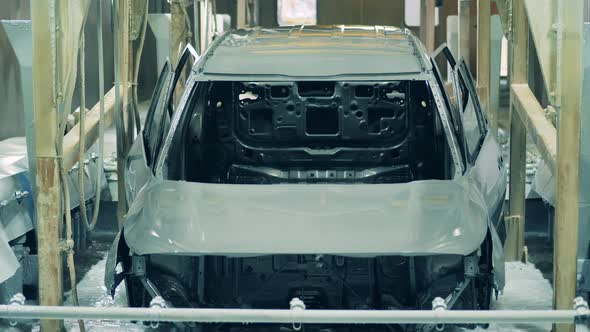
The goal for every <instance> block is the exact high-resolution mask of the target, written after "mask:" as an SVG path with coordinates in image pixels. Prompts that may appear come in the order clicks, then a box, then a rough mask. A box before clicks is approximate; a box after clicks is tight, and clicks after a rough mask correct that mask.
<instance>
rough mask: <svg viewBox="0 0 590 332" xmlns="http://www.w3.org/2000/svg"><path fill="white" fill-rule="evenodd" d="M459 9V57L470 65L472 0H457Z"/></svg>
mask: <svg viewBox="0 0 590 332" xmlns="http://www.w3.org/2000/svg"><path fill="white" fill-rule="evenodd" d="M457 1H458V4H457V10H458V15H457V16H458V18H459V30H458V31H459V38H458V39H459V48H458V50H459V54H458V58H460V57H463V58H464V59H465V63H466V64H467V66H468V67H469V62H470V38H469V36H470V31H469V30H470V24H471V8H470V7H471V0H457Z"/></svg>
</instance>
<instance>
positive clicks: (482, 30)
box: [477, 0, 497, 132]
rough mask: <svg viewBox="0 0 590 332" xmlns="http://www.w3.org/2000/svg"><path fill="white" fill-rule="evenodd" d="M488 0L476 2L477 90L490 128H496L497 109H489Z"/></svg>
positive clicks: (489, 8)
mask: <svg viewBox="0 0 590 332" xmlns="http://www.w3.org/2000/svg"><path fill="white" fill-rule="evenodd" d="M490 13H491V4H490V0H479V1H478V2H477V92H478V95H479V99H480V101H481V105H482V106H483V108H484V109H485V111H486V112H487V114H488V119H489V121H490V125H491V127H492V129H493V130H494V132H495V130H496V128H497V119H496V118H497V114H496V113H495V112H496V111H497V110H491V109H490V47H491V43H490V39H491V35H490Z"/></svg>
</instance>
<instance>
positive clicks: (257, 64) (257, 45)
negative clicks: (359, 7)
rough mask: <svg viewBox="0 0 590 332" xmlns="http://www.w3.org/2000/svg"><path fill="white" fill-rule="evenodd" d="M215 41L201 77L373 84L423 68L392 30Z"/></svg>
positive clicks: (306, 30)
mask: <svg viewBox="0 0 590 332" xmlns="http://www.w3.org/2000/svg"><path fill="white" fill-rule="evenodd" d="M367 37H369V38H367ZM370 37H375V38H370ZM220 40H221V41H220V42H217V43H214V44H213V45H212V46H211V48H210V49H209V50H208V52H207V54H208V55H209V57H207V60H206V61H204V66H203V67H202V71H203V73H204V74H206V75H230V76H239V75H278V76H279V77H280V76H289V77H322V76H324V77H326V76H335V75H338V76H352V77H354V76H358V78H359V79H363V78H366V79H369V78H368V77H372V78H373V79H375V77H374V75H391V74H396V75H402V74H416V73H420V72H421V71H422V69H423V68H422V66H421V64H420V62H419V59H418V57H417V55H416V54H417V53H418V52H416V50H415V48H414V45H413V44H412V42H411V41H410V40H409V37H408V35H407V31H405V30H401V29H399V28H396V27H380V26H375V27H344V26H333V27H316V26H305V27H299V26H296V27H284V28H275V29H264V28H254V29H248V30H237V31H234V32H231V33H229V34H227V35H225V37H220Z"/></svg>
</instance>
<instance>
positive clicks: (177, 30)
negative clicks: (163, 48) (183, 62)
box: [170, 1, 185, 68]
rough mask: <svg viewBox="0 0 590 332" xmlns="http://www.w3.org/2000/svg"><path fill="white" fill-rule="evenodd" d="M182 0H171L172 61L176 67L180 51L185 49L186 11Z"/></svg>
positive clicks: (173, 66)
mask: <svg viewBox="0 0 590 332" xmlns="http://www.w3.org/2000/svg"><path fill="white" fill-rule="evenodd" d="M182 6H183V5H182V4H181V2H180V1H170V16H171V20H172V22H171V28H170V62H171V65H172V68H175V67H176V64H177V63H178V58H179V57H180V53H181V52H182V50H183V49H184V25H185V23H184V11H183V10H182Z"/></svg>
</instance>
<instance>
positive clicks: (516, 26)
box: [505, 0, 529, 261]
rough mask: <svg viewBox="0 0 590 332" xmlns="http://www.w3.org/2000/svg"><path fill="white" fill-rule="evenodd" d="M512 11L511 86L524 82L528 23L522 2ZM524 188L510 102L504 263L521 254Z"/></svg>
mask: <svg viewBox="0 0 590 332" xmlns="http://www.w3.org/2000/svg"><path fill="white" fill-rule="evenodd" d="M512 6H513V9H512V13H513V14H512V24H513V27H512V31H513V35H512V43H511V45H512V65H511V70H512V72H511V77H510V79H511V84H519V83H521V84H522V83H527V82H528V43H529V41H528V36H529V31H528V23H527V17H526V12H525V8H524V0H514V1H513V4H512ZM525 185H526V127H525V125H524V123H523V121H522V119H521V118H520V117H519V116H518V114H517V112H516V110H515V109H514V104H513V101H512V100H511V101H510V189H509V191H510V202H509V216H508V217H506V220H505V222H506V232H507V237H506V244H505V255H506V260H507V261H519V260H522V259H523V258H524V257H523V253H524V226H525Z"/></svg>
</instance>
